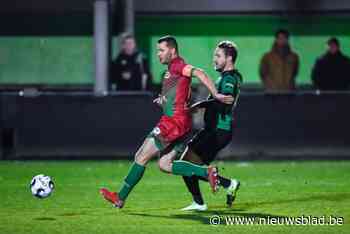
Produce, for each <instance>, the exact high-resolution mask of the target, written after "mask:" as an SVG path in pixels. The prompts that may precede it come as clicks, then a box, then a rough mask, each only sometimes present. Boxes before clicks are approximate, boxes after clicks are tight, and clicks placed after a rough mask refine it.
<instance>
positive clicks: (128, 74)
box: [109, 34, 152, 90]
mask: <svg viewBox="0 0 350 234" xmlns="http://www.w3.org/2000/svg"><path fill="white" fill-rule="evenodd" d="M109 81H110V87H111V89H112V90H114V89H117V90H150V89H151V85H152V75H151V72H150V70H149V65H148V61H147V59H146V57H145V56H144V55H143V54H142V53H141V52H140V51H138V49H137V45H136V41H135V38H134V37H133V36H132V35H130V34H124V35H123V36H122V39H121V51H120V53H119V55H118V56H117V58H116V59H115V60H114V61H113V62H112V64H111V76H110V80H109Z"/></svg>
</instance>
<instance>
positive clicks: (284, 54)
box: [259, 29, 299, 92]
mask: <svg viewBox="0 0 350 234" xmlns="http://www.w3.org/2000/svg"><path fill="white" fill-rule="evenodd" d="M288 39H289V32H288V31H287V30H284V29H280V30H278V31H277V32H276V34H275V42H274V44H273V46H272V49H271V51H270V52H268V53H266V54H264V56H263V57H262V59H261V61H260V71H259V72H260V77H261V80H262V82H263V84H264V88H265V91H272V92H274V91H289V90H294V89H295V77H296V75H297V73H298V69H299V58H298V55H297V54H296V53H294V52H293V51H292V49H291V47H290V45H289V41H288Z"/></svg>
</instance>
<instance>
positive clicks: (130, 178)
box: [118, 162, 146, 201]
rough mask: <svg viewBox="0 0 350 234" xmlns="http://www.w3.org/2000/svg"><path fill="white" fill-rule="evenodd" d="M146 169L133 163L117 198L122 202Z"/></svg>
mask: <svg viewBox="0 0 350 234" xmlns="http://www.w3.org/2000/svg"><path fill="white" fill-rule="evenodd" d="M145 169H146V167H145V166H142V165H140V164H137V163H136V162H134V163H133V164H132V166H131V168H130V170H129V173H128V175H127V176H126V177H125V179H124V184H123V186H122V188H121V189H120V190H119V193H118V194H119V197H120V199H122V200H123V201H125V199H126V198H127V197H128V195H129V193H130V192H131V190H132V189H133V187H134V186H135V185H136V184H137V183H138V182H139V181H140V180H141V178H142V176H143V173H144V171H145Z"/></svg>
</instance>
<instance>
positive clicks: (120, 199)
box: [100, 36, 233, 208]
mask: <svg viewBox="0 0 350 234" xmlns="http://www.w3.org/2000/svg"><path fill="white" fill-rule="evenodd" d="M157 49H158V57H159V61H160V63H162V64H165V65H168V71H167V72H166V73H165V75H164V79H163V83H162V92H161V94H160V95H159V97H158V98H157V99H155V100H154V102H155V103H157V104H159V105H160V106H161V107H162V109H163V115H162V117H161V118H160V121H159V122H158V124H157V125H156V127H155V128H154V129H153V131H152V132H151V133H150V134H149V135H148V136H147V137H146V139H145V140H144V142H143V144H142V146H141V147H140V148H139V150H138V151H137V152H136V154H135V160H134V163H133V164H132V166H131V168H130V170H129V173H128V175H127V176H126V177H125V179H124V183H123V185H122V187H121V189H120V190H119V192H118V193H117V192H110V191H109V190H108V189H106V188H102V189H100V193H101V194H102V196H103V197H104V198H105V199H106V200H107V201H109V202H111V203H112V204H113V205H114V206H115V207H117V208H122V207H123V206H124V202H125V200H126V198H127V197H128V195H129V193H130V192H131V191H132V189H133V188H134V186H135V185H136V184H137V183H138V182H139V181H140V180H141V178H142V176H143V173H144V171H145V168H146V164H147V162H148V161H149V160H151V159H152V158H154V157H155V156H157V155H159V153H160V152H161V151H163V150H166V149H167V147H170V144H171V143H173V142H174V141H175V140H177V139H180V138H181V137H183V136H184V135H185V134H186V133H188V132H189V131H190V130H191V127H192V126H191V123H192V118H191V114H190V113H189V101H190V95H191V77H197V78H198V79H199V80H200V81H201V82H202V83H203V84H204V85H205V86H206V87H207V88H208V90H209V91H210V93H211V95H212V96H213V98H214V99H216V100H218V101H220V102H223V103H227V104H231V103H232V102H233V97H232V96H229V95H223V94H219V93H218V91H217V89H216V87H215V85H214V83H213V81H212V80H211V79H210V78H209V77H208V76H207V75H206V74H205V73H204V72H203V71H202V70H201V69H198V68H195V67H194V66H192V65H189V64H186V62H185V61H184V59H183V58H181V57H180V56H179V52H178V45H177V42H176V39H175V38H174V37H172V36H165V37H162V38H160V39H159V40H158V44H157ZM215 169H216V168H213V167H209V168H208V171H207V173H206V176H207V178H208V179H209V180H210V181H213V186H215V180H216V178H215V176H216V171H215Z"/></svg>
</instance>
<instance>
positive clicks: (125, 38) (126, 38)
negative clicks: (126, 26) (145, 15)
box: [121, 32, 135, 43]
mask: <svg viewBox="0 0 350 234" xmlns="http://www.w3.org/2000/svg"><path fill="white" fill-rule="evenodd" d="M128 39H134V40H135V37H134V35H132V34H131V33H127V32H126V33H123V34H122V35H121V42H122V43H124V42H125V41H126V40H128Z"/></svg>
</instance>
